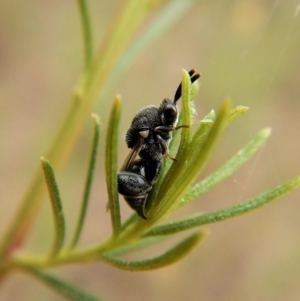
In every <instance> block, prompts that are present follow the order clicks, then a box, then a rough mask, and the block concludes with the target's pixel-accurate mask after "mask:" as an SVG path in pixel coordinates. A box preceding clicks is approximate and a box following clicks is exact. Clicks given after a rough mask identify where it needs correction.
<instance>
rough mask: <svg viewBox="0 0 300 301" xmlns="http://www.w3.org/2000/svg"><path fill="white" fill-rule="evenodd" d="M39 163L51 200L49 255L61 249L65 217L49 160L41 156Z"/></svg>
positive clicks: (55, 253)
mask: <svg viewBox="0 0 300 301" xmlns="http://www.w3.org/2000/svg"><path fill="white" fill-rule="evenodd" d="M41 163H42V167H43V171H44V175H45V180H46V184H47V188H48V193H49V197H50V201H51V207H52V213H53V219H54V231H55V237H54V244H53V248H52V251H51V255H52V256H55V255H57V253H58V252H59V251H60V250H61V248H62V246H63V243H64V238H65V218H64V213H63V208H62V202H61V198H60V194H59V189H58V185H57V182H56V179H55V174H54V170H53V168H52V166H51V164H50V162H49V161H47V160H46V159H45V158H41Z"/></svg>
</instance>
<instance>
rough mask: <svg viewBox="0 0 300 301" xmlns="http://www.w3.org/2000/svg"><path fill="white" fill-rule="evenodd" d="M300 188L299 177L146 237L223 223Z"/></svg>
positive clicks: (161, 228)
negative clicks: (240, 201)
mask: <svg viewBox="0 0 300 301" xmlns="http://www.w3.org/2000/svg"><path fill="white" fill-rule="evenodd" d="M299 186H300V177H297V178H295V179H293V180H291V181H289V182H287V183H285V184H283V185H280V186H278V187H276V188H275V189H272V190H270V191H268V192H266V193H263V194H261V195H260V196H258V197H254V198H251V199H249V200H247V201H245V202H242V203H239V204H237V205H234V206H231V207H228V208H225V209H221V210H218V211H215V212H212V213H207V214H198V215H196V216H192V217H190V218H187V219H184V220H181V221H176V222H172V223H169V224H165V225H161V226H157V227H155V228H153V229H151V230H150V231H149V232H148V233H147V234H146V236H152V235H155V236H156V235H169V234H174V233H177V232H180V231H184V230H188V229H192V228H194V227H197V226H202V225H206V224H210V223H216V222H219V221H223V220H225V219H229V218H232V217H234V216H237V215H241V214H244V213H247V212H249V211H252V210H254V209H256V208H259V207H261V206H264V205H266V204H268V203H270V202H272V201H274V200H276V199H277V198H279V197H281V196H282V195H284V194H286V193H289V192H291V191H292V190H294V189H296V188H298V187H299Z"/></svg>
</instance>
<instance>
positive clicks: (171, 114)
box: [162, 106, 177, 124]
mask: <svg viewBox="0 0 300 301" xmlns="http://www.w3.org/2000/svg"><path fill="white" fill-rule="evenodd" d="M176 118H177V110H176V108H174V107H173V106H172V107H169V108H165V109H164V111H163V113H162V122H163V123H164V124H173V123H174V122H175V120H176Z"/></svg>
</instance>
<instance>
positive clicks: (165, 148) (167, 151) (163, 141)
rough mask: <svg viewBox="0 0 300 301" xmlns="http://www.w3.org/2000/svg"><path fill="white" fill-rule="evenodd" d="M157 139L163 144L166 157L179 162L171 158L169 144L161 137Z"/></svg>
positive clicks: (158, 136)
mask: <svg viewBox="0 0 300 301" xmlns="http://www.w3.org/2000/svg"><path fill="white" fill-rule="evenodd" d="M156 138H157V139H158V140H159V142H160V143H161V146H162V148H163V151H164V152H163V153H164V155H166V156H167V157H168V158H170V159H171V160H173V161H175V162H177V160H176V159H175V158H173V157H171V155H170V153H169V148H168V144H167V142H166V141H165V140H164V139H163V138H162V137H161V136H160V135H156Z"/></svg>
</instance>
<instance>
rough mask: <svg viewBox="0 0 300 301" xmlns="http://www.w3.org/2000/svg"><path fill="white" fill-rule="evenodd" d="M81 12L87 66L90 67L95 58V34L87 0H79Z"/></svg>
mask: <svg viewBox="0 0 300 301" xmlns="http://www.w3.org/2000/svg"><path fill="white" fill-rule="evenodd" d="M78 5H79V12H80V16H81V20H82V29H83V40H84V50H85V66H86V68H88V67H89V66H90V64H91V62H92V59H93V35H92V25H91V23H92V22H91V21H92V20H91V17H90V14H89V9H88V3H87V0H78Z"/></svg>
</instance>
